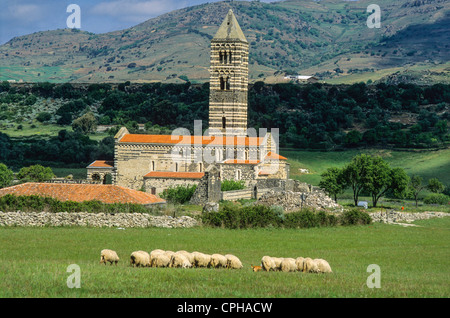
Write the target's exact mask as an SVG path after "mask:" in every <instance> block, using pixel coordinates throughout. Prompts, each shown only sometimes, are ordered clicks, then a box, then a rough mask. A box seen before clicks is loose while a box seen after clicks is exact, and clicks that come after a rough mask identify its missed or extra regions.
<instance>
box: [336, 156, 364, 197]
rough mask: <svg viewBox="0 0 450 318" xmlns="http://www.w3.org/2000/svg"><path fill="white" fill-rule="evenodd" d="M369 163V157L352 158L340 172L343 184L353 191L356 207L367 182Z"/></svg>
mask: <svg viewBox="0 0 450 318" xmlns="http://www.w3.org/2000/svg"><path fill="white" fill-rule="evenodd" d="M370 162H371V157H370V156H368V155H366V154H361V155H358V156H356V157H353V159H352V161H351V162H350V163H349V164H348V165H347V166H346V167H344V169H343V171H342V177H343V180H344V182H345V184H347V185H349V186H350V187H351V188H352V190H353V201H354V203H355V206H356V205H358V198H359V195H360V194H361V191H363V189H364V188H365V185H366V184H367V182H368V177H369V168H370Z"/></svg>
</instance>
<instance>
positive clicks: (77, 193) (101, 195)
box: [0, 182, 165, 205]
mask: <svg viewBox="0 0 450 318" xmlns="http://www.w3.org/2000/svg"><path fill="white" fill-rule="evenodd" d="M6 194H14V195H17V196H20V195H39V196H43V197H52V198H55V199H58V200H60V201H76V202H83V201H90V200H98V201H101V202H103V203H137V204H145V205H147V204H154V203H164V202H165V200H163V199H161V198H160V197H158V196H156V195H153V194H149V193H146V192H142V191H137V190H132V189H128V188H125V187H121V186H116V185H110V184H73V183H34V182H30V183H23V184H19V185H16V186H12V187H8V188H3V189H0V197H1V196H4V195H6Z"/></svg>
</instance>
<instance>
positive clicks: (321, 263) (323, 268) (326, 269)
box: [314, 258, 332, 273]
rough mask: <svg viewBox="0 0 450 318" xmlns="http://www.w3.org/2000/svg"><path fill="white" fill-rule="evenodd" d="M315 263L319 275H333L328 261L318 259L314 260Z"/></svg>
mask: <svg viewBox="0 0 450 318" xmlns="http://www.w3.org/2000/svg"><path fill="white" fill-rule="evenodd" d="M314 262H315V263H316V265H317V272H318V273H331V272H332V270H331V266H330V264H328V262H327V261H326V260H324V259H321V258H316V259H315V260H314Z"/></svg>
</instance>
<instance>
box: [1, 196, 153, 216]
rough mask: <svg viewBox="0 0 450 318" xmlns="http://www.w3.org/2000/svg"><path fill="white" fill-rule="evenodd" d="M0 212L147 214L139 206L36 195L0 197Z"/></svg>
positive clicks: (144, 209)
mask: <svg viewBox="0 0 450 318" xmlns="http://www.w3.org/2000/svg"><path fill="white" fill-rule="evenodd" d="M0 211H3V212H14V211H23V212H41V211H46V212H93V213H121V212H122V213H138V212H139V213H148V212H149V210H148V209H147V208H146V207H144V206H143V205H141V204H132V203H111V204H106V203H103V202H100V201H95V200H92V201H84V202H75V201H59V200H57V199H54V198H50V197H41V196H38V195H29V196H16V195H12V194H6V195H4V196H2V197H0Z"/></svg>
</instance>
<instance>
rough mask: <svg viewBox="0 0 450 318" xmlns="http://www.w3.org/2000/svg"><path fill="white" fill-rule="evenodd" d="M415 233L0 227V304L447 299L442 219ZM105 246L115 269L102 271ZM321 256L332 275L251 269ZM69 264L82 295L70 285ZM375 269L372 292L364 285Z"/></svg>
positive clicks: (446, 225) (375, 228)
mask: <svg viewBox="0 0 450 318" xmlns="http://www.w3.org/2000/svg"><path fill="white" fill-rule="evenodd" d="M415 224H417V225H419V226H420V227H401V226H398V225H387V224H379V223H377V224H372V225H368V226H347V227H344V226H341V227H333V228H310V229H297V230H294V229H289V230H288V229H274V228H266V229H248V230H227V229H212V228H205V227H198V228H191V229H162V228H149V229H131V228H130V229H125V230H120V229H115V228H81V227H70V228H63V227H60V228H51V227H45V228H20V227H6V228H5V227H4V228H1V229H0V246H1V247H2V248H1V249H0V297H3V298H4V297H6V298H8V297H51V298H53V297H64V298H66V297H67V298H72V297H89V298H91V297H107V298H109V297H121V298H128V297H158V298H159V297H163V298H173V297H181V298H183V297H194V298H204V297H208V298H222V297H238V298H240V297H249V298H273V297H276V298H296V297H357V298H359V297H396V298H397V297H402V298H403V297H426V298H428V297H442V298H446V297H449V296H450V275H449V268H450V258H449V257H448V251H449V247H450V243H449V233H450V232H449V230H450V218H443V219H430V220H425V221H417V222H416V223H415ZM104 248H110V249H114V250H116V251H117V253H118V255H119V257H120V258H121V260H120V262H119V264H118V265H117V266H114V265H113V266H110V265H106V266H105V265H100V264H99V260H100V251H101V250H102V249H104ZM156 248H161V249H165V250H173V251H177V250H181V249H183V250H187V251H191V252H192V251H194V250H196V251H201V252H204V253H222V254H227V253H231V254H235V255H236V256H238V257H239V258H240V259H241V261H242V263H243V265H244V268H242V269H240V270H227V269H209V268H204V269H199V268H192V269H178V268H133V267H131V266H130V265H129V255H130V254H131V252H133V251H135V250H146V251H151V250H153V249H156ZM264 255H270V256H278V257H298V256H303V257H311V258H324V259H326V260H327V261H328V262H329V263H330V265H331V267H332V269H333V273H330V274H310V273H308V274H307V273H301V272H291V273H283V272H253V271H252V270H251V268H250V265H252V264H253V265H257V264H259V263H260V260H261V258H262V256H264ZM71 264H77V265H78V266H80V288H68V287H67V280H68V278H69V280H70V277H69V276H70V275H72V272H67V267H68V266H69V265H71ZM371 264H377V265H378V266H379V267H380V288H369V287H368V286H367V284H366V282H367V280H368V277H369V276H370V275H371V274H372V272H367V267H368V266H369V265H371Z"/></svg>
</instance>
